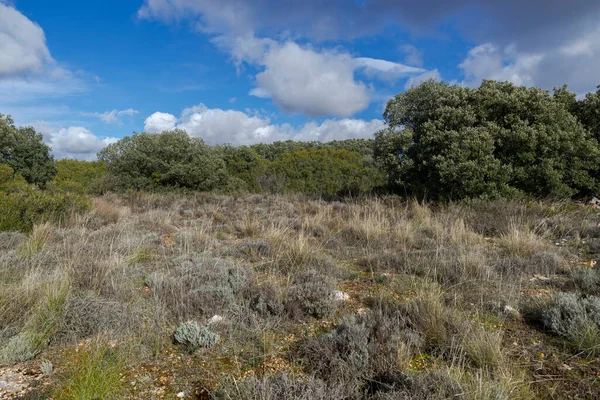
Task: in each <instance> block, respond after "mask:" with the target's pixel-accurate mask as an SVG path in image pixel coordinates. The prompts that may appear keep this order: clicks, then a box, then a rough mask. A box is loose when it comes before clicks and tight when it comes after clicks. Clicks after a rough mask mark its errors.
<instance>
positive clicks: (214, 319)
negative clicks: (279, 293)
mask: <svg viewBox="0 0 600 400" xmlns="http://www.w3.org/2000/svg"><path fill="white" fill-rule="evenodd" d="M224 320H225V318H223V317H221V316H220V315H213V316H212V318H211V319H209V320H208V325H211V324H218V323H219V322H223V321H224Z"/></svg>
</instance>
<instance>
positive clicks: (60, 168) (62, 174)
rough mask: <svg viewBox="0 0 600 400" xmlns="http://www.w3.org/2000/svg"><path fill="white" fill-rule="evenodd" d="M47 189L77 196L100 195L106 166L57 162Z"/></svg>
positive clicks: (98, 163)
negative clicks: (54, 172) (72, 193)
mask: <svg viewBox="0 0 600 400" xmlns="http://www.w3.org/2000/svg"><path fill="white" fill-rule="evenodd" d="M55 165H56V176H55V177H54V179H53V180H52V181H51V182H50V184H49V188H51V189H53V190H57V191H65V192H74V193H79V194H86V193H100V192H101V190H100V189H101V184H102V180H103V178H104V175H105V174H106V165H105V164H104V163H102V162H100V161H81V160H58V161H56V163H55Z"/></svg>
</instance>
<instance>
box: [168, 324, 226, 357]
mask: <svg viewBox="0 0 600 400" xmlns="http://www.w3.org/2000/svg"><path fill="white" fill-rule="evenodd" d="M174 338H175V342H176V343H178V344H180V345H182V346H184V347H185V349H186V350H187V351H189V352H190V353H193V352H194V351H196V350H198V349H199V348H202V347H213V346H214V345H216V344H217V342H218V341H219V334H217V333H214V332H211V331H210V330H209V329H208V328H207V327H205V326H200V325H198V323H197V322H196V321H187V322H184V323H182V324H181V325H179V326H178V327H177V330H175V335H174Z"/></svg>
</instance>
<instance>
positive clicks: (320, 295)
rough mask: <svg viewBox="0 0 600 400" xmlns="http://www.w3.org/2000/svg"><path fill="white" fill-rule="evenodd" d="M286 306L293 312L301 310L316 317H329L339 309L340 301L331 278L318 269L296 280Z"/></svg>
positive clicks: (288, 295)
mask: <svg viewBox="0 0 600 400" xmlns="http://www.w3.org/2000/svg"><path fill="white" fill-rule="evenodd" d="M285 307H286V309H287V310H288V312H290V313H291V314H294V313H296V312H297V311H298V310H299V311H301V312H302V313H304V314H306V315H310V316H313V317H315V318H327V317H330V316H331V315H333V314H334V313H335V311H336V310H337V308H338V301H337V300H336V299H335V296H334V287H333V284H332V283H331V282H330V280H329V279H327V278H326V277H324V276H322V275H320V274H318V273H317V272H316V271H310V272H307V273H305V274H303V275H300V276H299V277H297V278H296V279H295V280H294V283H293V285H292V287H291V288H290V290H289V292H288V294H287V299H286V304H285Z"/></svg>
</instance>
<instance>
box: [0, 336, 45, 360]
mask: <svg viewBox="0 0 600 400" xmlns="http://www.w3.org/2000/svg"><path fill="white" fill-rule="evenodd" d="M38 353H39V349H38V348H37V347H36V345H35V339H34V337H33V335H32V334H31V333H29V332H21V333H19V334H18V335H16V336H13V337H11V338H10V339H9V340H8V342H7V343H6V345H4V347H2V348H0V365H10V364H15V363H18V362H23V361H27V360H31V359H32V358H34V357H35V356H36V355H37V354H38Z"/></svg>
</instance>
